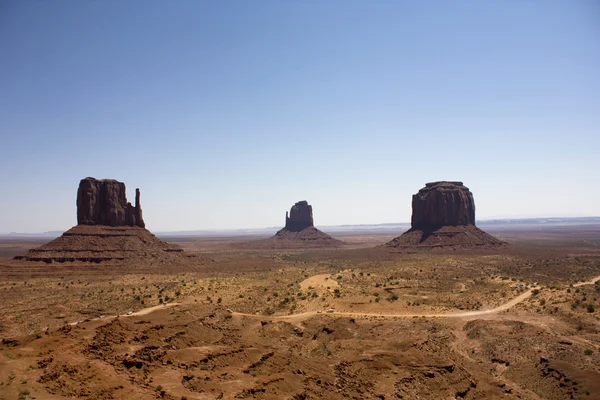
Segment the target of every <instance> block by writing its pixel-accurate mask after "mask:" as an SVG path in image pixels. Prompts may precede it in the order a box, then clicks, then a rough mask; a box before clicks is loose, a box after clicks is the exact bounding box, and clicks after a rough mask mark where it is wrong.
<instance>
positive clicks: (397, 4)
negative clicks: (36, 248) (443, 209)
mask: <svg viewBox="0 0 600 400" xmlns="http://www.w3.org/2000/svg"><path fill="white" fill-rule="evenodd" d="M0 138H1V140H0V171H1V174H0V188H1V193H0V233H2V232H11V231H17V232H41V231H48V230H62V229H66V228H69V227H70V226H72V225H75V224H76V208H75V198H76V190H77V185H78V183H79V180H80V179H81V178H84V177H86V176H94V177H97V178H115V179H118V180H120V181H123V182H125V183H126V185H127V190H128V197H129V199H130V200H133V198H134V190H135V188H136V187H139V188H140V189H141V192H142V198H141V200H142V205H143V210H144V217H145V220H146V224H147V226H148V228H149V229H151V230H155V231H166V230H191V229H194V230H195V229H215V228H219V229H220V228H225V229H227V228H260V227H267V226H282V225H283V223H284V216H285V212H286V210H289V208H290V207H291V206H292V204H293V203H294V202H296V201H298V200H304V199H306V200H308V201H309V203H310V204H312V205H313V209H314V215H315V222H316V224H317V226H318V225H336V224H369V223H384V222H404V221H409V220H410V213H411V195H412V194H413V193H415V192H416V191H418V190H419V189H420V188H421V187H422V186H424V183H425V182H429V181H436V180H461V181H463V182H464V183H465V185H466V186H468V187H469V188H470V189H471V190H472V191H473V193H474V197H475V202H476V207H477V218H478V219H485V218H492V217H538V216H592V215H596V216H597V215H600V177H599V172H600V4H599V3H598V2H597V1H596V0H589V1H584V0H582V1H578V0H564V1H559V0H556V1H541V0H539V1H522V0H514V1H511V0H504V1H476V0H470V1H445V0H439V1H390V0H382V1H363V0H360V1H352V0H344V1H342V0H339V1H320V0H312V1H311V0H307V1H299V0H297V1H282V0H273V1H245V0H244V1H242V0H238V1H196V0H189V1H184V0H178V1H162V0H160V1H149V0H137V1H133V0H132V1H120V0H119V1H117V0H114V1H109V0H103V1H99V0H96V1H93V0H88V1H80V0H72V1H61V0H52V1H20V0H0Z"/></svg>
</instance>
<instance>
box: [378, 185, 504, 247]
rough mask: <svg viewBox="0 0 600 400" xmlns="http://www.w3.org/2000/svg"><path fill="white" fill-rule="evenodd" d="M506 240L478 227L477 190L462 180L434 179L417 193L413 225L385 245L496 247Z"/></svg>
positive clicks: (414, 196) (413, 206)
mask: <svg viewBox="0 0 600 400" xmlns="http://www.w3.org/2000/svg"><path fill="white" fill-rule="evenodd" d="M505 245H506V243H505V242H503V241H501V240H499V239H497V238H495V237H493V236H491V235H489V234H487V233H486V232H484V231H482V230H481V229H479V228H478V227H476V226H475V201H474V200H473V193H471V191H470V190H469V188H467V187H466V186H464V185H463V183H462V182H446V181H441V182H431V183H427V184H425V187H424V188H422V189H421V190H419V192H418V193H417V194H415V195H413V198H412V218H411V228H410V229H409V230H408V231H406V232H404V233H403V234H402V235H401V236H398V237H397V238H395V239H393V240H391V241H390V242H388V243H386V244H385V245H384V246H386V247H393V248H406V249H411V248H415V249H418V248H420V249H428V248H494V247H499V246H505Z"/></svg>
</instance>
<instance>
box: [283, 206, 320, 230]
mask: <svg viewBox="0 0 600 400" xmlns="http://www.w3.org/2000/svg"><path fill="white" fill-rule="evenodd" d="M311 226H314V221H313V213H312V206H310V205H309V204H308V202H307V201H306V200H302V201H299V202H297V203H296V204H294V205H293V206H292V209H291V210H290V213H289V216H288V213H287V212H286V213H285V228H284V229H285V230H287V231H290V232H300V231H302V230H304V229H306V228H310V227H311Z"/></svg>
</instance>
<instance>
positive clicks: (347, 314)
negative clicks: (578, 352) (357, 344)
mask: <svg viewBox="0 0 600 400" xmlns="http://www.w3.org/2000/svg"><path fill="white" fill-rule="evenodd" d="M598 280H600V276H598V277H595V278H593V279H591V280H589V281H586V282H579V283H577V284H575V285H573V286H583V285H593V284H595V283H596V281H598ZM533 290H534V289H529V290H527V291H525V292H523V293H521V294H520V295H518V296H517V297H515V298H514V299H512V300H510V301H508V302H507V303H504V304H502V305H501V306H498V307H495V308H492V309H489V310H477V311H461V312H451V313H443V314H378V313H358V312H337V311H335V312H333V313H331V314H327V315H332V316H340V317H359V318H360V317H380V318H420V317H425V318H460V317H476V316H478V315H486V314H495V313H499V312H501V311H505V310H508V309H510V308H512V307H514V306H516V305H517V304H519V303H520V302H522V301H524V300H525V299H527V298H528V297H529V296H531V294H532V292H533ZM319 314H322V313H319V312H317V311H307V312H303V313H299V314H290V315H278V316H267V315H256V314H245V313H239V312H233V315H235V316H244V317H251V318H260V319H270V320H273V321H290V322H300V321H304V320H306V319H309V318H311V317H314V316H315V315H319Z"/></svg>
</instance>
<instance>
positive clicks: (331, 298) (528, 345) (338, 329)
mask: <svg viewBox="0 0 600 400" xmlns="http://www.w3.org/2000/svg"><path fill="white" fill-rule="evenodd" d="M584 233H585V237H584V238H585V240H587V241H588V242H594V243H596V242H598V238H596V237H593V236H591V234H590V231H589V230H586V231H585V232H584ZM376 237H377V236H376V235H373V236H372V237H371V238H368V240H374V239H373V238H376ZM577 238H578V237H577V235H576V233H572V234H570V235H568V237H566V238H564V239H563V240H565V241H566V242H565V243H563V242H560V243H559V242H552V243H554V244H553V245H552V246H551V247H548V246H547V242H548V240H550V239H548V238H540V237H537V236H536V239H535V240H536V241H540V242H541V241H543V242H544V246H541V247H540V246H537V247H536V246H532V245H531V244H529V243H528V242H526V241H525V242H519V243H518V244H516V245H514V246H512V247H511V248H510V249H502V250H498V251H454V250H451V251H445V252H444V251H442V252H432V253H420V252H417V253H412V254H411V253H409V254H406V253H405V254H396V253H392V252H389V251H385V250H383V249H380V248H371V247H365V246H364V243H365V241H366V240H367V239H365V241H362V239H360V238H354V239H355V240H354V242H353V243H359V245H357V246H356V248H345V249H336V250H330V249H317V250H298V249H294V250H272V251H264V250H260V251H249V250H247V249H235V248H233V247H232V246H234V244H235V242H236V240H234V239H231V240H224V242H223V243H222V245H216V244H215V242H214V240H213V241H211V242H210V243H208V244H206V243H202V242H193V241H192V242H188V244H187V245H186V251H188V252H195V253H196V254H201V255H202V257H200V258H198V259H197V260H198V261H197V262H195V263H187V264H185V265H169V264H164V265H163V264H160V263H159V264H153V265H144V264H142V263H139V264H135V265H123V264H114V265H113V264H110V263H99V264H91V265H90V264H78V263H63V264H60V263H59V264H44V263H42V264H40V263H18V262H14V261H11V260H10V259H9V258H8V257H6V258H4V259H0V274H1V277H2V279H0V300H1V301H0V339H1V342H0V399H28V398H36V399H64V398H82V397H85V398H90V399H125V398H126V399H128V400H130V399H148V398H166V399H177V400H180V399H183V398H186V399H238V398H257V399H275V398H277V399H279V398H281V399H322V398H323V399H342V398H356V399H363V398H365V399H392V398H411V399H413V398H414V399H439V398H461V399H481V398H498V399H502V398H519V399H567V398H573V399H591V398H594V396H595V395H596V394H597V393H600V289H599V288H600V285H598V284H597V283H596V282H597V281H598V280H600V252H599V251H598V250H597V248H596V247H595V246H592V245H587V247H586V246H585V245H582V244H581V243H584V242H582V241H579V239H577ZM542 239H543V240H542ZM386 240H387V238H386ZM521 240H522V239H521ZM225 242H226V244H225ZM561 243H562V244H561ZM574 243H575V244H574ZM26 245H27V244H25V245H24V246H26ZM10 246H11V248H10V251H11V252H15V251H18V249H19V248H21V247H22V245H21V244H19V243H11V245H10ZM533 282H537V285H536V287H532V286H531V285H532V283H533ZM521 284H523V285H524V286H526V287H525V288H524V289H519V288H515V286H517V287H518V286H519V285H521ZM229 309H230V310H233V312H231V313H230V312H229V311H228V310H229ZM329 309H333V310H335V311H334V312H332V313H327V312H326V310H329ZM318 311H321V312H320V313H319V312H318ZM129 312H131V314H129ZM100 315H103V316H104V318H99V316H100ZM75 321H76V322H75Z"/></svg>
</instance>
